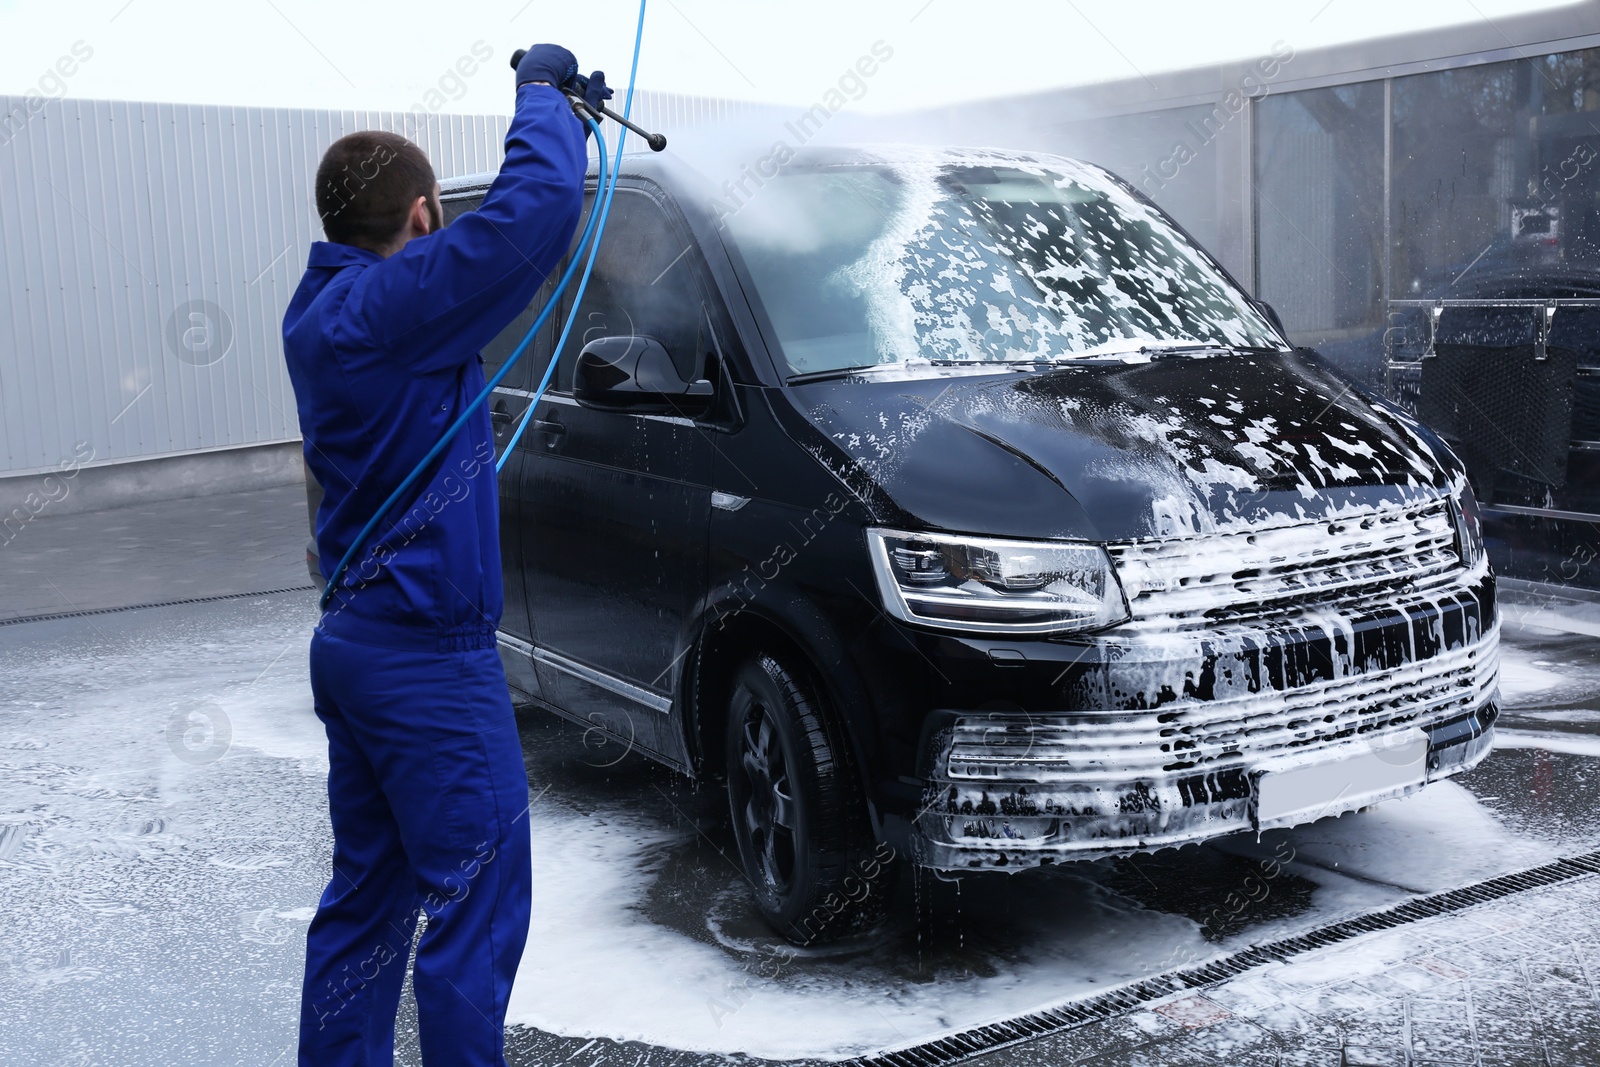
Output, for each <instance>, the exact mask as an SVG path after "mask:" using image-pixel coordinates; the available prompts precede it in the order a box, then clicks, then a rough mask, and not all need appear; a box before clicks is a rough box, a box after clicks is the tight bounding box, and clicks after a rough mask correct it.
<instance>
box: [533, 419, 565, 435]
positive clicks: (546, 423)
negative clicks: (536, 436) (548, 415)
mask: <svg viewBox="0 0 1600 1067" xmlns="http://www.w3.org/2000/svg"><path fill="white" fill-rule="evenodd" d="M533 429H535V430H537V431H538V432H539V433H547V434H550V435H551V436H552V437H560V436H561V435H562V434H564V433H566V432H567V428H566V427H565V426H563V425H561V424H560V423H559V422H557V421H556V420H554V419H534V420H533Z"/></svg>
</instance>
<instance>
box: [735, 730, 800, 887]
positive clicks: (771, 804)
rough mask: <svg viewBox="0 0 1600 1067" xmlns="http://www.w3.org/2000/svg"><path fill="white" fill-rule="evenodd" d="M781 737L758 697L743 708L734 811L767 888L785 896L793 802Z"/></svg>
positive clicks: (790, 877) (792, 861)
mask: <svg viewBox="0 0 1600 1067" xmlns="http://www.w3.org/2000/svg"><path fill="white" fill-rule="evenodd" d="M787 756H788V753H787V751H786V750H785V746H784V742H783V735H782V733H781V732H780V731H779V730H778V728H777V724H776V723H774V722H773V720H772V716H771V714H770V713H769V712H768V710H767V708H766V706H765V705H764V704H763V703H761V701H759V700H755V701H753V702H752V703H751V706H750V707H749V709H748V710H747V711H746V712H745V716H744V723H743V726H742V728H741V729H740V745H739V763H740V767H741V770H742V771H743V775H744V779H745V786H746V788H745V790H744V792H745V796H744V798H743V799H744V804H743V805H742V810H741V812H740V813H739V814H740V819H741V821H742V823H743V829H744V836H745V839H746V841H748V842H749V844H750V851H751V853H752V854H753V855H754V856H755V857H756V860H757V863H758V864H759V866H760V870H761V875H762V878H763V880H764V881H765V882H766V886H767V888H769V889H770V890H772V891H773V892H775V893H777V894H778V895H780V896H782V895H786V894H787V893H788V892H789V889H790V886H791V885H792V883H793V881H794V872H795V866H796V850H795V837H796V834H795V803H794V791H793V788H792V785H791V782H792V779H791V778H790V775H789V761H788V759H787Z"/></svg>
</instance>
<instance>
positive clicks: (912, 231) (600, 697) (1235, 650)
mask: <svg viewBox="0 0 1600 1067" xmlns="http://www.w3.org/2000/svg"><path fill="white" fill-rule="evenodd" d="M769 169H770V168H769ZM491 178H492V175H484V176H478V177H472V178H461V179H454V180H451V181H449V182H447V183H445V194H444V195H445V202H446V203H445V208H446V215H447V218H452V219H453V218H456V217H459V216H460V214H462V213H463V212H466V211H470V210H472V209H473V208H474V207H475V206H476V205H477V203H479V201H480V199H481V197H482V195H483V192H484V190H485V188H486V187H487V185H488V182H489V180H490V179H491ZM591 185H592V183H591ZM590 196H591V199H592V196H593V190H592V188H591V191H590ZM546 297H547V293H542V294H540V296H539V297H538V298H537V299H536V300H535V301H534V302H533V304H532V305H531V306H530V308H529V309H528V311H527V312H526V313H525V315H524V316H523V318H522V319H521V320H519V321H518V322H516V323H514V324H513V325H512V326H510V327H509V328H508V329H507V330H506V331H505V333H504V334H503V335H502V336H501V338H499V339H498V340H497V341H496V342H495V343H494V344H493V345H492V346H491V347H490V348H489V349H488V350H486V351H485V352H484V358H485V360H486V362H488V363H489V364H491V365H498V364H499V363H500V362H501V361H503V360H504V359H505V357H506V356H507V354H508V353H509V352H510V350H511V348H512V347H513V346H514V345H515V343H516V341H517V340H518V339H519V338H520V337H521V336H522V334H523V333H524V331H525V330H526V329H527V328H528V326H529V325H530V323H531V321H532V317H533V315H534V313H535V311H536V310H537V309H538V308H539V307H541V306H542V305H543V304H544V302H545V299H546ZM569 299H570V297H569ZM567 310H568V309H567V308H566V307H563V308H561V309H560V311H559V313H558V314H556V315H553V316H552V317H551V319H550V321H549V324H548V325H547V326H546V327H545V329H544V332H543V334H542V335H541V336H540V337H539V338H538V339H537V341H536V343H535V345H534V346H533V347H532V349H531V350H530V353H529V356H528V357H527V358H525V359H524V360H523V362H522V363H521V365H520V366H519V367H518V368H516V369H515V371H514V372H513V374H512V375H511V376H509V377H508V378H507V380H506V381H505V383H504V384H503V387H502V388H500V389H498V390H497V392H496V395H495V397H494V398H493V415H494V419H495V424H496V427H497V434H498V435H499V437H500V440H501V442H502V447H503V446H504V442H505V441H506V440H507V439H508V437H509V433H508V431H509V428H510V427H511V426H513V425H514V423H515V422H516V420H518V419H519V418H520V417H521V415H522V414H523V412H524V411H525V410H526V407H527V405H528V403H529V401H530V399H531V397H532V395H533V394H532V392H531V390H533V389H534V388H535V386H536V384H537V382H538V381H539V379H540V377H541V375H542V374H543V372H544V369H545V367H546V366H547V365H548V363H549V361H550V359H551V357H552V349H553V348H554V346H555V344H556V340H557V334H558V332H559V327H560V324H561V323H562V322H563V321H564V320H565V318H566V314H567ZM1274 318H1275V316H1273V315H1272V314H1271V312H1270V309H1268V308H1266V307H1265V306H1264V305H1259V304H1255V303H1253V302H1252V301H1251V300H1250V299H1249V297H1248V296H1247V295H1246V294H1245V293H1244V291H1243V290H1242V289H1241V288H1240V287H1239V286H1238V285H1237V284H1236V283H1235V282H1234V281H1233V280H1232V279H1231V278H1229V277H1228V275H1227V274H1226V272H1225V271H1223V270H1222V268H1221V267H1220V266H1219V265H1218V264H1217V263H1216V262H1215V261H1214V260H1212V259H1211V258H1210V257H1209V256H1208V255H1207V254H1206V253H1205V252H1204V251H1203V250H1201V249H1199V248H1198V247H1196V246H1195V245H1194V243H1193V242H1192V241H1191V240H1190V239H1189V238H1188V237H1187V236H1186V235H1185V234H1183V233H1182V231H1181V230H1179V229H1178V228H1177V227H1176V226H1175V225H1174V224H1173V223H1172V222H1171V221H1170V220H1169V219H1167V218H1166V217H1165V216H1164V215H1163V214H1162V213H1161V212H1160V211H1159V210H1158V209H1157V208H1155V207H1154V206H1153V205H1152V204H1151V203H1149V201H1147V200H1145V199H1144V198H1143V197H1142V196H1141V195H1140V194H1138V193H1137V192H1136V191H1134V190H1133V189H1131V188H1130V187H1129V186H1127V185H1126V184H1124V183H1123V182H1121V181H1120V180H1118V179H1117V178H1115V177H1113V176H1112V175H1110V174H1108V173H1106V172H1105V171H1103V170H1100V169H1098V168H1095V167H1092V166H1088V165H1086V164H1083V163H1078V162H1074V161H1071V160H1066V159H1059V158H1054V157H1048V156H1041V155H1029V154H1016V153H1006V152H991V151H982V152H979V151H967V150H949V151H933V150H922V149H903V150H902V149H884V150H872V149H850V150H844V149H839V150H827V151H814V152H810V153H808V154H801V155H800V156H798V157H796V158H794V159H793V160H791V161H789V162H787V163H786V164H785V165H784V166H783V167H782V168H781V169H780V170H779V171H778V172H777V173H776V174H773V175H772V176H770V177H766V176H757V174H756V172H755V171H751V170H749V169H748V168H747V169H746V171H745V172H744V178H743V179H742V184H741V185H739V186H735V185H733V184H731V183H730V184H728V185H726V186H723V187H721V188H718V187H716V186H714V185H712V184H711V183H709V182H707V181H706V180H705V178H704V177H702V176H700V175H698V174H696V173H695V172H693V171H691V170H689V169H688V168H687V167H686V166H684V165H683V164H682V163H680V162H675V161H674V160H673V159H672V158H671V157H670V156H666V157H657V156H651V157H645V156H638V157H628V158H627V159H625V161H624V164H623V176H622V179H621V182H620V185H619V188H618V192H617V194H616V199H615V202H614V204H613V207H612V209H611V216H610V223H609V228H608V229H607V231H606V234H605V241H604V243H603V245H602V247H601V250H600V252H599V258H598V262H597V265H596V268H595V271H594V275H593V278H592V280H591V281H590V283H589V287H588V291H587V294H586V295H585V296H584V298H583V304H582V307H581V308H580V309H579V314H578V318H577V323H576V326H575V327H574V329H573V331H572V334H571V336H570V337H569V339H568V341H567V343H566V345H565V347H564V348H563V350H562V351H561V352H560V353H559V357H560V358H559V362H558V364H557V370H556V372H555V377H554V380H553V383H552V386H551V389H550V391H549V393H548V394H547V395H546V396H545V397H544V399H543V400H541V401H540V403H539V405H538V409H537V410H536V411H535V412H534V413H533V417H532V422H531V426H530V429H529V432H528V433H527V435H526V436H525V437H524V438H523V440H522V442H521V443H520V444H519V445H518V446H517V449H516V454H515V455H514V456H513V457H512V459H511V460H510V461H509V463H508V464H507V466H506V468H505V471H504V473H503V474H502V477H501V483H500V484H501V489H500V491H501V514H502V540H503V546H504V557H505V566H506V572H505V591H506V602H507V608H506V613H505V619H504V623H503V630H502V635H501V645H502V651H503V654H504V660H505V664H506V669H507V673H508V675H509V678H510V680H511V684H512V685H513V686H514V687H515V689H516V690H517V691H518V692H519V694H520V695H521V696H522V697H524V698H525V699H526V700H527V701H528V702H531V703H533V704H537V705H540V706H542V707H545V708H548V709H549V710H551V711H554V712H556V713H558V714H560V715H564V716H567V717H568V718H571V719H574V720H576V721H578V722H580V723H582V724H584V725H585V726H588V727H591V728H594V729H596V730H599V731H601V732H603V734H604V735H605V736H607V737H608V738H610V739H611V740H613V741H614V742H615V743H616V744H617V745H619V746H626V747H629V748H632V749H636V750H638V751H640V752H643V753H645V754H647V755H649V756H650V757H652V758H654V759H657V760H660V761H661V762H663V763H666V764H668V765H670V766H672V767H675V768H677V769H679V770H681V771H683V772H684V773H686V774H690V775H694V776H696V777H703V778H705V779H708V780H712V781H719V782H720V781H725V782H726V788H727V794H728V800H729V804H730V812H731V816H732V824H733V831H734V835H735V837H736V839H737V841H738V845H739V849H740V853H741V856H742V859H743V864H744V868H745V871H746V874H747V875H748V877H749V880H750V882H751V884H752V886H753V887H754V891H755V895H756V898H757V901H758V904H759V907H760V909H761V911H762V912H763V914H764V915H765V916H766V917H767V918H768V919H769V920H770V921H771V922H772V924H773V925H774V926H775V927H776V928H777V929H778V930H780V931H782V932H783V933H784V934H785V935H787V936H788V937H790V938H792V939H794V940H796V941H802V942H804V941H812V940H818V939H823V938H829V937H834V936H838V935H840V934H843V933H846V932H848V931H850V930H854V929H858V928H860V927H861V926H862V925H864V924H866V923H869V922H871V921H872V920H873V919H875V918H876V917H877V916H879V915H880V914H881V913H882V911H883V909H884V907H885V906H886V904H887V900H888V897H889V893H890V889H891V887H892V885H893V881H894V874H895V871H896V868H897V866H898V864H899V862H900V861H901V859H902V857H904V858H906V859H909V860H910V861H912V862H915V863H919V864H923V865H926V866H929V867H933V868H938V869H941V870H946V871H951V870H968V869H974V868H988V869H995V868H999V869H1005V870H1017V869H1020V868H1027V867H1032V866H1036V865H1039V864H1044V863H1054V862H1061V861H1066V860H1074V859H1079V858H1096V857H1104V856H1112V855H1118V854H1127V853H1132V852H1141V851H1150V850H1155V849H1160V848H1166V847H1171V846H1177V845H1182V844H1185V843H1189V842H1196V841H1201V840H1205V839H1207V838H1212V837H1216V836H1218V835H1222V834H1230V833H1235V832H1240V831H1249V830H1260V829H1266V828H1270V827H1279V826H1290V825H1295V824H1299V823H1303V822H1308V821H1311V820H1314V819H1318V818H1321V817H1324V816H1331V815H1337V814H1340V813H1343V812H1347V811H1351V810H1355V809H1359V808H1363V807H1366V806H1368V805H1370V804H1373V803H1375V802H1377V801H1380V800H1384V799H1388V798H1392V797H1398V796H1402V795H1405V794H1408V793H1411V792H1413V791H1415V790H1417V789H1420V788H1422V786H1423V785H1424V784H1426V783H1427V782H1429V781H1433V780H1436V779H1439V778H1443V777H1446V776H1449V775H1452V774H1455V773H1457V772H1459V771H1462V770H1465V769H1467V768H1469V767H1472V766H1473V765H1475V764H1476V763H1478V761H1480V760H1481V759H1483V757H1484V756H1485V755H1486V754H1487V753H1488V752H1489V749H1490V747H1491V745H1492V741H1493V723H1494V721H1495V718H1496V715H1497V707H1496V701H1497V699H1498V692H1497V683H1498V645H1497V642H1498V635H1499V625H1498V621H1497V618H1496V613H1495V604H1494V578H1493V576H1492V575H1491V573H1490V571H1489V567H1488V564H1487V562H1486V560H1485V556H1484V551H1483V545H1482V540H1481V534H1480V529H1479V525H1478V522H1479V519H1478V514H1477V506H1476V504H1475V502H1474V499H1473V496H1472V492H1471V490H1470V489H1469V488H1468V486H1467V483H1466V480H1465V477H1464V475H1463V472H1462V469H1461V466H1460V464H1459V462H1458V461H1457V460H1456V458H1455V457H1454V455H1453V454H1452V453H1451V452H1450V450H1449V449H1448V448H1446V447H1445V446H1444V445H1443V444H1442V443H1441V442H1440V441H1439V439H1438V438H1436V437H1435V436H1434V435H1433V434H1431V433H1430V432H1429V431H1427V430H1426V429H1424V428H1423V427H1421V426H1420V425H1418V424H1417V423H1416V422H1415V421H1414V420H1413V419H1411V418H1410V417H1408V416H1407V415H1405V414H1404V413H1403V412H1401V411H1400V410H1398V409H1397V408H1395V407H1393V406H1390V405H1388V404H1386V403H1384V402H1383V401H1382V400H1379V399H1377V398H1375V397H1373V396H1370V395H1367V394H1366V393H1364V392H1363V391H1361V390H1360V389H1359V388H1357V387H1356V386H1354V385H1352V383H1350V382H1349V381H1348V380H1347V379H1345V378H1343V377H1341V376H1340V375H1339V374H1337V373H1335V372H1333V371H1332V370H1330V369H1329V368H1328V367H1327V366H1326V365H1324V363H1323V362H1322V361H1321V360H1319V358H1318V357H1317V356H1316V355H1315V354H1314V353H1312V352H1310V351H1305V350H1296V349H1293V348H1291V346H1290V345H1289V344H1288V343H1286V342H1285V340H1284V339H1283V334H1282V332H1281V330H1280V329H1279V328H1278V327H1276V326H1275V325H1274V322H1273V320H1274ZM489 369H491V370H492V369H493V366H491V367H490V368H489Z"/></svg>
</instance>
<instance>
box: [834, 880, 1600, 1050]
mask: <svg viewBox="0 0 1600 1067" xmlns="http://www.w3.org/2000/svg"><path fill="white" fill-rule="evenodd" d="M1593 874H1600V851H1595V852H1588V853H1585V854H1583V855H1581V856H1572V857H1570V858H1568V859H1562V860H1556V861H1555V862H1554V863H1547V864H1545V865H1543V866H1541V867H1532V868H1530V869H1528V870H1525V871H1516V872H1513V873H1511V874H1502V875H1500V876H1499V877H1496V878H1490V879H1487V880H1485V881H1482V882H1476V883H1474V884H1472V885H1469V886H1463V887H1461V888H1460V889H1451V890H1448V891H1446V892H1443V893H1435V894H1434V895H1432V896H1427V897H1418V898H1417V899H1415V900H1408V901H1406V902H1404V903H1402V904H1396V905H1395V906H1393V907H1391V908H1384V909H1381V910H1379V911H1375V912H1371V913H1370V914H1367V915H1362V916H1358V917H1357V918H1354V919H1346V920H1344V921H1342V922H1336V923H1331V924H1329V925H1327V926H1324V927H1321V928H1320V929H1317V930H1312V931H1310V932H1308V933H1304V934H1297V935H1296V936H1294V937H1286V938H1283V939H1282V940H1281V941H1271V942H1268V943H1267V944H1265V945H1256V946H1253V947H1251V948H1247V949H1244V950H1243V951H1240V952H1236V953H1234V954H1233V955H1231V956H1225V957H1223V958H1222V959H1218V960H1212V961H1211V962H1209V963H1203V964H1199V965H1197V966H1194V967H1185V968H1182V969H1180V970H1176V971H1168V972H1166V973H1165V974H1158V975H1155V976H1153V977H1150V978H1143V979H1140V980H1139V981H1137V982H1132V983H1130V984H1128V985H1125V986H1119V987H1118V988H1116V989H1111V990H1107V991H1106V992H1104V993H1100V994H1097V995H1095V996H1092V997H1086V998H1084V999H1083V1000H1078V1001H1073V1002H1072V1003H1070V1004H1064V1005H1062V1006H1061V1007H1059V1008H1050V1009H1047V1010H1045V1011H1039V1012H1033V1013H1031V1014H1028V1015H1022V1016H1018V1017H1017V1018H1015V1019H1008V1020H1006V1021H1005V1022H999V1023H990V1024H988V1025H986V1026H979V1027H975V1028H973V1029H971V1030H964V1031H962V1032H961V1033H959V1034H951V1035H950V1036H948V1037H941V1038H939V1039H937V1040H935V1041H929V1042H927V1043H926V1044H922V1045H914V1046H912V1047H911V1048H905V1049H898V1050H896V1051H893V1052H880V1053H875V1054H873V1055H870V1056H863V1057H860V1058H858V1059H854V1060H849V1061H847V1063H846V1065H845V1067H939V1065H942V1064H952V1063H959V1062H961V1061H963V1060H966V1059H970V1058H972V1057H974V1056H977V1055H981V1054H982V1053H985V1052H993V1051H994V1050H996V1049H999V1048H1003V1047H1005V1046H1007V1045H1014V1044H1017V1043H1019V1042H1022V1041H1027V1040H1029V1039H1030V1038H1035V1037H1041V1036H1043V1035H1045V1034H1053V1033H1060V1032H1061V1031H1064V1030H1072V1029H1075V1028H1076V1027H1079V1026H1083V1025H1084V1024H1086V1023H1091V1022H1100V1021H1103V1020H1105V1019H1111V1018H1114V1017H1116V1016H1118V1015H1121V1014H1123V1013H1124V1012H1127V1011H1129V1010H1131V1009H1133V1008H1136V1007H1139V1006H1140V1005H1142V1004H1148V1003H1151V1002H1152V1001H1157V1000H1161V999H1162V998H1164V997H1169V996H1171V995H1173V994H1174V993H1182V992H1185V991H1187V990H1191V989H1198V988H1201V987H1203V986H1210V985H1215V984H1217V983H1218V982H1222V981H1225V980H1227V979H1229V978H1234V977H1236V976H1238V975H1241V974H1243V973H1244V972H1246V971H1249V970H1252V969H1254V968H1256V967H1259V966H1261V965H1262V964H1265V963H1279V962H1283V961H1286V960H1288V959H1290V958H1291V957H1293V956H1298V955H1300V954H1301V953H1304V952H1310V951H1312V950H1314V949H1319V948H1326V947H1328V946H1329V945H1336V944H1338V943H1340V942H1341V941H1348V940H1350V939H1352V938H1355V937H1360V936H1361V935H1362V934H1370V933H1376V932H1377V931H1379V930H1392V929H1394V928H1395V927H1398V926H1404V925H1406V924H1407V923H1413V922H1416V921H1418V920H1419V919H1431V918H1434V917H1436V916H1440V915H1448V914H1450V913H1451V912H1456V911H1461V910H1463V909H1466V908H1470V907H1473V906H1474V905H1477V904H1484V903H1487V902H1488V901H1491V900H1497V899H1499V898H1501V897H1506V896H1510V895H1511V894H1513V893H1521V892H1525V891H1527V890H1530V889H1540V888H1543V887H1544V886H1550V885H1555V884H1556V883H1558V882H1565V881H1570V880H1571V879H1573V878H1582V877H1584V876H1585V875H1593Z"/></svg>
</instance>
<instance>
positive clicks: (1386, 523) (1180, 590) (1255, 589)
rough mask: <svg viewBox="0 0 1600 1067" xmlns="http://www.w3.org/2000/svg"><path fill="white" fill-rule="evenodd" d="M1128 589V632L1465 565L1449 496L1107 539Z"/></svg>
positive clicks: (1259, 611) (1317, 600)
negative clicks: (1279, 521) (1278, 521)
mask: <svg viewBox="0 0 1600 1067" xmlns="http://www.w3.org/2000/svg"><path fill="white" fill-rule="evenodd" d="M1107 547H1108V548H1109V550H1110V552H1111V556H1112V559H1113V560H1114V561H1115V563H1116V567H1117V576H1118V577H1119V578H1120V579H1121V581H1122V587H1123V590H1124V592H1125V593H1126V594H1127V596H1128V607H1129V610H1130V612H1131V613H1132V615H1133V621H1132V622H1130V623H1128V624H1127V626H1126V627H1125V628H1124V629H1125V632H1128V633H1139V632H1150V631H1171V630H1174V629H1179V630H1181V629H1191V628H1199V627H1204V626H1209V625H1214V624H1216V623H1219V622H1227V621H1233V620H1243V619H1248V618H1253V617H1258V616H1265V615H1272V614H1279V613H1282V612H1283V611H1285V610H1289V609H1299V608H1302V607H1309V606H1313V605H1317V606H1320V605H1323V604H1327V603H1328V602H1330V601H1333V602H1338V601H1343V600H1347V599H1355V598H1360V597H1362V596H1363V594H1370V593H1371V592H1372V591H1374V590H1379V589H1385V588H1398V587H1400V586H1402V585H1403V586H1404V588H1405V589H1406V590H1407V591H1410V592H1415V591H1418V590H1420V589H1424V588H1427V587H1428V586H1429V585H1430V584H1442V583H1444V582H1446V581H1449V580H1450V578H1451V577H1452V575H1453V572H1456V571H1457V570H1459V568H1460V566H1461V558H1460V556H1459V554H1458V553H1457V551H1456V534H1455V525H1454V523H1453V522H1452V520H1451V516H1450V510H1449V506H1448V504H1447V503H1446V502H1445V501H1444V500H1430V501H1426V502H1424V503H1419V504H1413V505H1409V506H1404V507H1393V508H1388V509H1373V510H1369V511H1365V512H1361V513H1357V514H1352V515H1348V516H1341V517H1339V518H1336V519H1328V520H1324V521H1321V522H1313V523H1299V524H1294V525H1283V526H1272V527H1251V528H1249V529H1246V530H1239V531H1229V532H1223V533H1211V534H1202V535H1197V536H1194V537H1181V538H1169V539H1163V540H1151V541H1130V542H1124V543H1121V544H1113V545H1109V546H1107Z"/></svg>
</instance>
